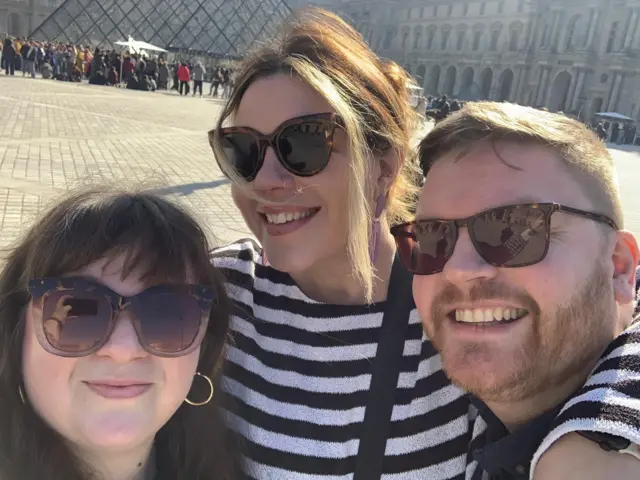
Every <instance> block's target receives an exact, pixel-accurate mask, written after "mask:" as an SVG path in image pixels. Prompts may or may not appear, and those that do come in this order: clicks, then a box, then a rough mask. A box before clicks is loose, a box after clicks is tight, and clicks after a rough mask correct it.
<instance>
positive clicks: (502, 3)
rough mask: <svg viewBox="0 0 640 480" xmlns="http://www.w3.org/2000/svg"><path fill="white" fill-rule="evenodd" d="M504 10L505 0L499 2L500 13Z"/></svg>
mask: <svg viewBox="0 0 640 480" xmlns="http://www.w3.org/2000/svg"><path fill="white" fill-rule="evenodd" d="M503 11H504V2H498V13H502V12H503Z"/></svg>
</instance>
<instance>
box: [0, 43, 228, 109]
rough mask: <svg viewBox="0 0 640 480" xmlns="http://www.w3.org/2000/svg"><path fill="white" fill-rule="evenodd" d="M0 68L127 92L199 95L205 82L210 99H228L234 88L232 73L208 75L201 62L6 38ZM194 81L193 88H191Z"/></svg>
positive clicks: (219, 69) (1, 46) (215, 70)
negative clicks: (140, 91)
mask: <svg viewBox="0 0 640 480" xmlns="http://www.w3.org/2000/svg"><path fill="white" fill-rule="evenodd" d="M0 69H1V70H5V74H6V75H15V74H16V72H18V73H20V72H22V76H23V77H24V76H27V75H28V76H30V77H31V78H36V74H38V73H39V74H41V76H42V78H44V79H54V80H60V81H70V82H81V81H82V80H88V81H89V83H90V84H92V85H105V86H125V87H126V88H128V89H132V90H143V91H156V90H169V89H171V90H175V91H176V92H179V93H180V95H183V94H184V95H188V94H189V92H190V91H191V90H193V96H195V95H196V94H198V93H199V94H200V96H201V97H202V95H203V84H204V82H205V80H207V79H208V80H210V82H211V88H210V90H209V95H210V96H213V97H216V98H217V97H220V98H227V97H228V96H229V92H230V91H231V89H232V87H233V77H234V75H233V70H232V69H230V68H225V67H214V68H213V69H212V71H211V73H208V72H207V70H206V68H205V67H204V66H203V65H202V63H200V62H197V63H195V64H194V63H192V62H176V63H173V64H170V63H168V62H167V60H166V58H164V57H162V56H156V55H147V54H145V53H141V54H136V53H130V52H128V51H126V52H122V53H119V52H117V51H115V50H102V49H100V48H95V49H93V50H92V49H91V47H89V46H83V45H72V44H61V43H55V42H48V43H44V42H38V41H33V40H27V39H24V38H15V39H12V38H9V37H8V38H6V39H5V40H4V41H3V42H2V44H0ZM191 82H193V88H192V87H191Z"/></svg>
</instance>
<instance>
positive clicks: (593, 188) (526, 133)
mask: <svg viewBox="0 0 640 480" xmlns="http://www.w3.org/2000/svg"><path fill="white" fill-rule="evenodd" d="M487 140H488V141H492V142H497V141H517V142H520V143H522V142H525V143H530V144H535V145H542V146H544V147H548V148H550V149H552V150H553V151H555V152H556V153H557V155H558V157H559V158H560V159H561V160H562V161H563V162H564V164H565V166H566V167H567V168H568V169H569V171H570V172H571V173H572V174H573V175H574V176H575V177H576V180H577V181H578V183H579V184H580V185H581V186H582V188H583V190H584V192H585V194H586V195H587V198H589V199H590V200H591V202H592V203H593V205H594V206H595V207H596V208H597V209H598V210H599V211H598V213H601V214H604V215H607V216H608V217H610V218H611V219H613V220H614V221H615V222H616V224H617V225H618V228H620V229H622V228H623V223H624V221H623V215H622V205H621V202H620V195H619V192H618V185H617V182H616V176H615V168H614V165H613V159H612V158H611V155H610V154H609V151H608V150H607V147H606V146H605V144H604V143H603V142H602V140H600V139H599V138H598V137H597V136H596V134H595V133H594V132H592V131H591V130H589V129H588V128H587V127H586V126H584V125H583V124H582V123H580V122H578V121H576V120H573V119H571V118H569V117H567V116H565V115H562V114H557V113H549V112H545V111H542V110H536V109H534V108H530V107H523V106H520V105H515V104H512V103H494V102H474V103H467V104H466V105H465V106H464V107H463V108H462V109H461V110H460V111H459V112H456V113H455V114H453V115H451V116H450V117H448V118H447V119H446V120H445V121H443V122H442V123H440V124H438V125H437V126H436V127H435V128H434V129H433V130H432V131H431V132H430V133H429V135H427V136H426V137H425V138H424V139H423V140H422V142H421V143H420V147H419V157H420V162H421V164H422V168H423V173H424V175H425V176H426V175H427V173H428V170H429V168H430V167H431V165H433V164H434V163H435V162H437V161H438V160H439V159H440V158H442V157H443V156H444V155H447V154H449V153H451V152H460V154H461V155H464V153H466V152H468V151H469V150H471V149H472V148H473V147H474V145H476V144H477V143H478V142H481V141H487Z"/></svg>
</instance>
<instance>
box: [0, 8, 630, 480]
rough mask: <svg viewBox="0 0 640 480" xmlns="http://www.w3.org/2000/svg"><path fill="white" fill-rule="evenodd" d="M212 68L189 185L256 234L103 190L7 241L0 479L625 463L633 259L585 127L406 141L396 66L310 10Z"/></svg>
mask: <svg viewBox="0 0 640 480" xmlns="http://www.w3.org/2000/svg"><path fill="white" fill-rule="evenodd" d="M94 53H95V52H94ZM98 56H101V57H102V61H98V62H97V63H96V64H95V66H92V75H93V76H95V75H96V72H95V68H97V69H99V70H102V71H104V68H105V67H104V63H105V62H106V61H109V58H110V56H109V55H108V54H107V55H106V60H105V56H104V55H98V54H94V58H93V60H92V64H93V63H94V61H95V60H96V57H98ZM137 60H138V62H136V65H138V64H140V63H141V59H140V58H138V59H137ZM142 60H143V61H144V62H145V68H144V69H142V68H141V72H142V74H144V75H147V72H148V71H149V70H148V68H149V62H147V61H146V60H144V59H142ZM122 67H123V68H124V65H122ZM109 68H110V69H113V68H115V65H110V66H109ZM127 71H128V72H129V73H132V69H131V68H128V69H127ZM177 71H180V72H181V73H179V74H178V77H177V78H178V81H179V82H188V80H187V79H191V78H192V77H193V75H192V72H191V69H190V68H189V66H188V65H186V64H181V65H180V66H179V67H178V68H177ZM135 72H136V69H135V67H134V68H133V74H135ZM187 73H188V75H187ZM202 74H203V75H204V72H202ZM198 76H199V75H198ZM198 81H199V80H198ZM234 82H235V85H234V91H233V94H232V95H231V96H230V99H229V101H228V102H226V103H225V105H224V108H223V109H222V112H221V115H220V116H219V118H218V119H217V123H216V126H215V128H214V129H213V130H211V131H210V132H209V135H208V140H209V144H210V145H211V147H212V154H213V155H212V157H211V162H212V164H211V165H212V174H214V173H213V172H214V169H215V167H214V162H216V161H217V163H218V167H219V169H220V170H221V171H222V173H223V174H224V175H225V176H226V177H227V179H228V180H229V183H230V185H231V191H230V193H229V195H230V200H229V201H232V202H233V203H234V204H235V206H236V207H237V208H238V209H239V211H240V212H241V214H242V217H243V219H244V221H245V222H246V224H247V227H248V228H249V229H250V230H251V232H252V233H253V235H254V237H255V238H256V239H257V240H258V242H256V241H255V240H254V239H239V240H236V241H234V242H232V243H231V244H229V245H224V246H220V245H215V246H214V245H211V244H210V242H209V241H208V237H207V234H206V230H207V229H206V228H205V227H204V226H202V225H200V223H199V221H198V219H197V217H196V216H195V215H194V214H192V213H190V212H188V211H187V210H186V209H184V208H183V207H180V206H178V205H177V204H176V203H174V202H173V201H171V200H169V199H167V198H166V197H163V196H161V195H160V194H157V193H153V192H149V191H148V190H142V189H137V190H136V189H132V190H127V189H121V188H116V187H114V186H108V187H105V188H90V189H82V190H80V191H77V192H71V193H69V194H67V195H66V196H65V197H64V198H62V199H61V200H59V201H57V202H55V203H54V204H52V206H51V208H50V209H49V210H48V211H46V212H43V213H42V215H41V216H40V217H39V218H38V219H36V221H35V222H34V223H33V225H32V226H31V227H30V228H29V229H28V230H27V231H26V232H25V234H24V236H23V237H22V238H21V239H20V240H19V242H18V243H17V245H16V246H15V248H14V249H13V250H12V251H11V252H10V254H9V255H8V257H7V259H6V264H5V265H4V266H3V268H2V270H1V272H0V351H2V356H3V361H2V362H0V401H1V402H2V415H0V452H1V453H2V454H1V455H0V478H1V479H2V480H24V479H46V480H89V479H95V478H101V479H105V480H113V479H118V480H120V479H145V480H146V479H150V480H175V479H188V480H210V479H216V480H245V479H247V478H251V479H253V480H272V479H278V480H309V479H318V480H323V479H337V478H340V479H347V478H350V479H351V478H352V479H355V480H392V479H395V480H413V479H421V480H422V479H428V480H450V479H467V480H481V479H491V480H527V479H533V480H557V479H561V480H584V479H589V480H610V479H615V480H637V479H638V478H640V454H639V451H640V450H639V447H638V446H639V445H640V428H639V425H638V419H639V418H640V369H639V368H638V365H639V364H640V315H639V314H638V310H637V309H636V307H637V291H636V289H637V284H636V279H637V275H638V274H637V268H638V264H639V262H640V249H639V247H638V243H637V241H636V239H635V238H634V236H633V234H631V233H630V232H629V231H626V230H625V225H624V223H625V218H624V212H623V208H622V204H621V198H620V194H619V191H618V184H617V181H616V174H615V168H614V163H613V161H612V158H611V154H610V152H609V151H608V149H607V148H606V145H605V144H604V143H603V142H602V141H601V140H600V139H599V138H598V137H597V136H596V135H595V134H594V132H592V131H591V130H589V129H588V128H586V127H585V125H584V124H583V123H581V122H578V121H576V120H575V119H573V118H570V117H569V116H566V115H561V114H557V113H551V112H547V111H543V110H541V109H534V108H529V107H524V106H520V105H515V104H510V103H498V102H469V103H467V104H466V105H462V106H461V108H460V109H459V110H458V111H456V112H454V113H449V115H448V116H447V117H446V118H445V119H443V120H442V121H439V122H438V123H437V124H436V126H435V127H434V129H433V130H432V131H430V132H429V133H428V134H427V135H426V136H425V137H424V138H422V139H421V141H420V144H419V146H418V148H417V151H415V149H414V143H413V142H414V136H415V132H416V129H417V125H418V122H419V120H420V119H419V118H418V115H417V112H416V111H415V108H414V106H413V105H412V104H411V102H410V99H409V98H408V96H407V91H406V90H407V84H410V83H411V79H410V78H409V77H408V75H407V74H406V72H405V71H404V70H403V69H402V68H401V67H400V66H398V65H397V64H395V63H394V62H392V61H389V60H387V59H383V58H380V57H378V56H377V55H376V54H375V53H374V52H373V51H372V50H371V49H370V48H369V46H368V45H367V44H366V42H365V41H364V40H363V39H362V38H361V37H360V36H359V35H357V33H356V32H355V30H354V29H353V28H352V27H351V26H350V25H349V24H348V23H347V22H345V21H344V20H343V19H341V18H340V17H339V16H338V15H335V14H332V13H330V12H326V11H324V10H319V9H315V8H308V9H304V10H302V11H299V12H297V13H296V17H293V18H292V19H290V20H288V21H287V22H286V23H285V24H284V25H283V26H282V27H281V30H280V32H279V34H278V35H277V36H275V37H274V38H273V39H271V40H270V41H269V42H265V43H263V44H260V45H259V46H257V47H256V51H255V52H253V53H252V54H251V55H248V56H247V58H245V60H244V62H243V64H242V65H241V67H240V69H239V71H238V73H237V75H235V79H234ZM200 85H201V84H198V86H200ZM181 86H182V93H183V95H184V94H187V93H188V90H187V89H186V86H184V85H182V84H180V85H179V86H178V88H179V89H180V87H181ZM194 90H195V89H194ZM198 90H199V91H200V92H201V90H200V89H198ZM194 93H195V91H194ZM441 100H442V99H439V101H441ZM444 100H446V99H444ZM449 106H450V107H451V105H449ZM432 107H433V104H432ZM437 108H444V107H442V106H439V107H437ZM421 113H422V112H421ZM202 141H203V142H205V141H206V138H203V139H202ZM418 163H420V165H422V169H419V168H418ZM215 172H216V173H217V172H218V170H215Z"/></svg>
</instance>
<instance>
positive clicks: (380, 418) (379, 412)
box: [353, 256, 413, 480]
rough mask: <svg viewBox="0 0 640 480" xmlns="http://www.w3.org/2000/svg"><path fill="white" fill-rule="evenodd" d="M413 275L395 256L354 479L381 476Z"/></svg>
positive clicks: (411, 307)
mask: <svg viewBox="0 0 640 480" xmlns="http://www.w3.org/2000/svg"><path fill="white" fill-rule="evenodd" d="M411 280H412V275H411V274H410V273H409V272H408V271H407V270H406V269H405V268H404V267H403V266H402V264H401V263H400V259H399V258H398V257H397V256H396V258H395V260H394V262H393V267H392V268H391V279H390V280H389V291H388V293H387V302H386V308H385V310H384V316H383V318H382V328H381V329H380V340H379V341H378V350H377V352H376V358H375V359H374V361H373V369H372V376H371V386H370V387H369V400H368V403H367V407H366V409H365V412H364V422H363V425H362V433H361V435H360V447H359V449H358V456H357V458H356V469H355V473H354V475H353V480H379V479H380V477H381V476H382V462H383V459H384V452H385V448H386V445H387V437H388V434H389V428H390V425H391V413H392V411H393V405H394V401H395V398H396V389H397V387H398V377H399V375H400V365H401V363H402V352H403V350H404V343H405V339H406V334H407V328H408V326H409V314H410V313H411V310H412V309H413V297H412V294H411Z"/></svg>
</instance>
